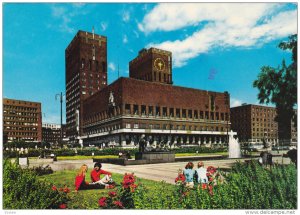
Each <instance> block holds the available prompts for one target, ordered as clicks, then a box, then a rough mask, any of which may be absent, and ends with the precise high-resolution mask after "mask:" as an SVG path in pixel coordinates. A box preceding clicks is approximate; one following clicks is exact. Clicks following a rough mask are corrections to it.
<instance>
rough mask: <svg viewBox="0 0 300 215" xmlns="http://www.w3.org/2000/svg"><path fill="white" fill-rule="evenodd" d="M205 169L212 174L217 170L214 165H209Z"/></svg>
mask: <svg viewBox="0 0 300 215" xmlns="http://www.w3.org/2000/svg"><path fill="white" fill-rule="evenodd" d="M206 171H207V172H209V173H210V174H214V173H215V172H216V171H217V170H216V168H215V167H213V166H209V167H207V169H206Z"/></svg>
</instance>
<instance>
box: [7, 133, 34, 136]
mask: <svg viewBox="0 0 300 215" xmlns="http://www.w3.org/2000/svg"><path fill="white" fill-rule="evenodd" d="M7 135H8V136H32V137H36V136H37V133H36V132H7Z"/></svg>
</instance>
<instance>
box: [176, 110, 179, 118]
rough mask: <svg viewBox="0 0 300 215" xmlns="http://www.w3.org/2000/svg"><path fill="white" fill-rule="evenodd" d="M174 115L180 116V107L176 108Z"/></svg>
mask: <svg viewBox="0 0 300 215" xmlns="http://www.w3.org/2000/svg"><path fill="white" fill-rule="evenodd" d="M176 117H177V118H179V117H180V109H178V108H176Z"/></svg>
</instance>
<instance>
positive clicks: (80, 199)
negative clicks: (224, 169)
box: [39, 170, 175, 209]
mask: <svg viewBox="0 0 300 215" xmlns="http://www.w3.org/2000/svg"><path fill="white" fill-rule="evenodd" d="M76 172H77V170H64V171H57V172H54V173H53V174H50V175H44V176H39V179H40V180H43V181H47V182H49V183H51V184H53V185H55V186H56V187H57V188H60V187H63V186H64V185H67V186H68V187H69V188H70V190H71V192H70V193H69V194H68V195H69V197H70V201H69V202H68V208H69V209H98V208H99V207H98V200H99V198H101V197H103V196H107V193H108V192H109V191H112V190H116V188H115V189H112V190H108V189H101V190H80V191H78V192H74V191H75V186H74V181H75V175H76ZM89 174H90V170H89V171H88V174H87V176H86V181H88V182H89V181H90V177H89ZM113 180H114V181H115V182H116V184H119V185H120V183H121V181H122V180H123V175H121V174H118V173H113ZM139 183H141V184H143V185H144V186H145V187H147V188H149V189H150V190H153V189H154V188H155V187H157V186H164V187H166V186H168V187H169V186H175V185H171V184H165V183H163V184H162V183H161V182H156V181H151V180H147V179H140V178H137V180H136V184H139Z"/></svg>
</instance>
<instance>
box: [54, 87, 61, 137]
mask: <svg viewBox="0 0 300 215" xmlns="http://www.w3.org/2000/svg"><path fill="white" fill-rule="evenodd" d="M58 98H59V100H60V143H62V140H63V130H62V129H63V128H62V103H63V94H62V92H60V94H56V95H55V100H58Z"/></svg>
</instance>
